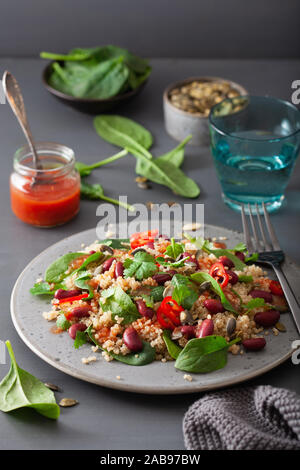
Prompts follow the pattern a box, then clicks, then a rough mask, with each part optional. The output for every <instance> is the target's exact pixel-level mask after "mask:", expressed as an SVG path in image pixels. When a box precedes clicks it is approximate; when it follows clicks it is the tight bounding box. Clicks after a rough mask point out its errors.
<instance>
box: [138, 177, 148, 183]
mask: <svg viewBox="0 0 300 470" xmlns="http://www.w3.org/2000/svg"><path fill="white" fill-rule="evenodd" d="M135 181H136V182H137V183H146V182H147V181H148V180H147V178H145V176H137V177H136V178H135Z"/></svg>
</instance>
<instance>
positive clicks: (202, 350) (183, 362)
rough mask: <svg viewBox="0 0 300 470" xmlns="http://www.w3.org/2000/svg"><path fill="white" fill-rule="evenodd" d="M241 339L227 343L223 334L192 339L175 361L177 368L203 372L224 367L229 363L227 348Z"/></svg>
mask: <svg viewBox="0 0 300 470" xmlns="http://www.w3.org/2000/svg"><path fill="white" fill-rule="evenodd" d="M238 341H240V338H235V339H234V340H233V341H231V342H230V343H227V341H226V339H225V338H224V337H223V336H215V335H213V336H205V337H204V338H195V339H191V340H190V341H189V342H188V343H187V344H186V346H185V347H184V349H183V350H182V352H181V353H180V354H179V356H178V357H177V360H176V362H175V367H176V369H180V370H184V371H187V372H194V373H202V374H205V373H207V372H212V371H214V370H218V369H222V368H223V367H225V365H226V364H227V350H228V348H229V347H230V346H232V345H233V344H235V343H237V342H238Z"/></svg>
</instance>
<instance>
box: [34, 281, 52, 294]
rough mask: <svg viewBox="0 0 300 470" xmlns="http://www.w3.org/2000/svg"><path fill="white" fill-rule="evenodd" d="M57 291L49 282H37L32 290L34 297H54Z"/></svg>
mask: <svg viewBox="0 0 300 470" xmlns="http://www.w3.org/2000/svg"><path fill="white" fill-rule="evenodd" d="M55 290H56V289H54V290H53V289H52V290H51V287H50V284H48V282H36V283H35V284H34V286H33V287H32V288H31V289H30V293H31V294H32V295H53V294H54V293H55Z"/></svg>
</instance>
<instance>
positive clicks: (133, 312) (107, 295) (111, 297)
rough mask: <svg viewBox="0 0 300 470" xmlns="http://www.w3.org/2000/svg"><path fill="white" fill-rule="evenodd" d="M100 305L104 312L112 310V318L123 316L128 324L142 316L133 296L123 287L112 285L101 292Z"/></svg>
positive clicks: (124, 322)
mask: <svg viewBox="0 0 300 470" xmlns="http://www.w3.org/2000/svg"><path fill="white" fill-rule="evenodd" d="M100 305H101V307H102V310H103V311H104V312H107V311H111V312H112V318H113V319H114V318H115V316H116V315H118V317H122V318H123V319H124V320H123V322H122V323H123V324H125V325H128V324H129V323H132V322H134V321H135V320H137V319H138V318H140V314H139V312H138V310H137V308H136V305H135V303H134V302H133V301H132V300H131V297H130V296H129V295H128V294H126V292H124V291H123V289H121V287H119V286H116V287H110V288H109V289H106V290H104V291H102V292H101V297H100Z"/></svg>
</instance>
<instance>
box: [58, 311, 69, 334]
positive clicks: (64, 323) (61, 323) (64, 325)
mask: <svg viewBox="0 0 300 470" xmlns="http://www.w3.org/2000/svg"><path fill="white" fill-rule="evenodd" d="M56 326H57V328H61V329H62V330H68V329H69V328H70V326H71V323H70V322H69V321H68V320H67V319H66V317H65V315H64V314H63V313H62V314H61V315H59V316H58V317H57V319H56Z"/></svg>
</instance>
